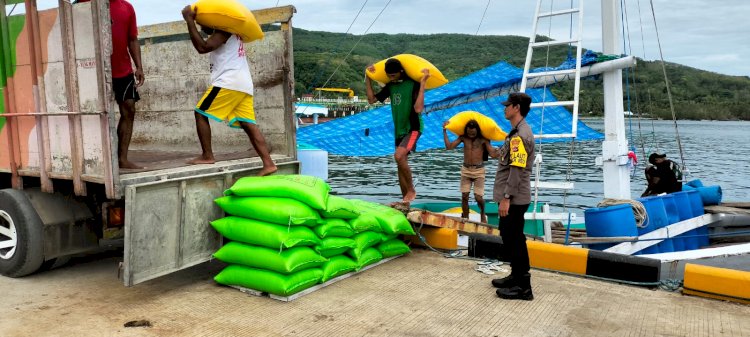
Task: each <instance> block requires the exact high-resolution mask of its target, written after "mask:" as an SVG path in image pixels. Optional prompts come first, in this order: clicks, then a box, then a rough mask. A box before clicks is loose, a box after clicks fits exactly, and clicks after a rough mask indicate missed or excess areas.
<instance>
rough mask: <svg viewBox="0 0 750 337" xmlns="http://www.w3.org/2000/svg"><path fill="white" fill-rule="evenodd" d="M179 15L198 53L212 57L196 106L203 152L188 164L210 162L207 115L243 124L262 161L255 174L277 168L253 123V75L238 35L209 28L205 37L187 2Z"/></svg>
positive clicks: (272, 170)
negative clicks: (207, 84) (207, 79)
mask: <svg viewBox="0 0 750 337" xmlns="http://www.w3.org/2000/svg"><path fill="white" fill-rule="evenodd" d="M182 17H183V18H185V22H187V27H188V32H189V34H190V41H191V42H192V43H193V47H195V50H197V51H198V53H201V54H205V53H210V57H211V86H210V87H209V88H208V89H207V90H206V93H205V94H203V98H201V99H200V101H198V104H197V105H196V107H195V124H196V127H197V129H198V139H199V140H200V143H201V148H202V149H203V153H202V154H201V155H200V156H199V157H197V158H195V159H192V160H190V161H188V163H189V164H213V163H215V162H216V159H214V154H213V151H212V150H211V126H210V125H209V123H208V119H209V118H211V119H213V120H216V121H219V122H224V121H228V122H229V126H230V127H235V128H242V129H243V130H244V131H245V133H247V136H248V137H250V143H252V145H253V147H254V148H255V151H256V152H258V155H259V156H260V159H261V160H262V161H263V168H262V169H261V170H260V172H259V173H258V175H260V176H265V175H269V174H271V173H274V172H276V164H274V162H273V160H271V155H270V154H269V152H268V147H267V146H266V141H265V139H264V138H263V135H262V134H261V133H260V129H259V128H258V125H257V124H256V123H255V110H254V108H253V79H252V77H251V75H250V67H249V66H248V64H247V57H246V56H245V46H244V44H243V43H242V40H241V39H240V37H239V36H237V35H232V34H230V33H227V32H224V31H220V30H211V29H208V28H207V27H204V31H206V32H207V33H209V35H210V36H209V37H208V39H207V40H204V39H203V37H202V36H201V35H200V33H198V28H197V27H196V25H195V12H194V11H193V10H192V9H191V8H190V6H185V8H184V9H183V10H182Z"/></svg>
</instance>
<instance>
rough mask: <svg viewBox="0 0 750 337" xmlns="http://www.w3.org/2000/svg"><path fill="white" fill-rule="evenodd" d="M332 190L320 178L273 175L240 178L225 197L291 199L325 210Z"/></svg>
mask: <svg viewBox="0 0 750 337" xmlns="http://www.w3.org/2000/svg"><path fill="white" fill-rule="evenodd" d="M330 190H331V186H329V185H328V183H326V182H325V181H324V180H323V179H320V178H318V177H313V176H303V175H298V174H293V175H271V176H265V177H244V178H240V179H239V180H237V182H236V183H234V185H232V187H230V188H229V189H228V190H226V191H224V195H236V196H240V197H278V198H291V199H295V200H298V201H301V202H303V203H305V204H306V205H308V206H310V207H312V208H314V209H317V210H325V209H326V203H327V201H328V191H330Z"/></svg>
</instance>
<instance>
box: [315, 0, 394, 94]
mask: <svg viewBox="0 0 750 337" xmlns="http://www.w3.org/2000/svg"><path fill="white" fill-rule="evenodd" d="M391 1H392V0H388V2H386V3H385V6H383V9H382V10H380V13H378V15H377V16H376V17H375V19H374V20H372V23H370V26H368V27H367V29H366V30H365V32H364V33H362V36H360V37H359V40H357V42H356V43H354V46H352V49H350V50H349V52H348V53H346V56H344V59H343V60H341V63H339V65H338V66H337V67H336V69H334V70H333V73H332V74H331V76H329V77H328V79H327V80H326V81H325V83H323V86H322V87H323V88H325V87H326V85H328V82H330V81H331V79H332V78H333V76H334V75H336V72H338V71H339V68H341V65H342V64H344V61H346V59H347V58H349V55H351V54H352V52H353V51H354V49H355V48H357V45H358V44H359V43H360V42H361V41H362V39H364V38H365V36H366V35H367V33H368V32H369V31H370V28H372V26H373V25H375V22H376V21H378V18H380V15H382V14H383V12H385V9H386V8H388V5H390V4H391Z"/></svg>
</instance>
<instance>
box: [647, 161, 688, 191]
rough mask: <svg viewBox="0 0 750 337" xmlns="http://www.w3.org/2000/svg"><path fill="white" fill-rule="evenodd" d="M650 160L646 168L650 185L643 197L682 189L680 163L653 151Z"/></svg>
mask: <svg viewBox="0 0 750 337" xmlns="http://www.w3.org/2000/svg"><path fill="white" fill-rule="evenodd" d="M648 162H649V163H650V164H651V165H649V166H648V167H647V168H646V181H647V182H648V187H646V191H645V192H643V194H642V195H641V196H642V197H645V196H649V195H659V194H662V193H674V192H679V191H682V170H681V169H680V165H678V164H677V163H675V162H674V161H672V160H669V159H667V155H666V154H663V153H652V154H651V155H650V156H648Z"/></svg>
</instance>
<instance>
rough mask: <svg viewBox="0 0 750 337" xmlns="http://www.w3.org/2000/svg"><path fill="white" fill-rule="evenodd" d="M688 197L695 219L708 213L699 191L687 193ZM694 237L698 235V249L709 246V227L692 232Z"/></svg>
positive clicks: (702, 227)
mask: <svg viewBox="0 0 750 337" xmlns="http://www.w3.org/2000/svg"><path fill="white" fill-rule="evenodd" d="M686 193H687V195H688V199H690V207H691V209H692V210H693V217H697V216H701V215H703V214H705V213H706V211H705V210H704V209H703V199H701V194H700V192H698V191H697V190H692V191H686ZM690 233H691V234H692V235H697V236H698V237H697V241H698V247H696V248H701V247H705V246H708V245H709V240H708V227H707V226H701V227H699V228H696V229H694V230H692V231H690Z"/></svg>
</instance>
